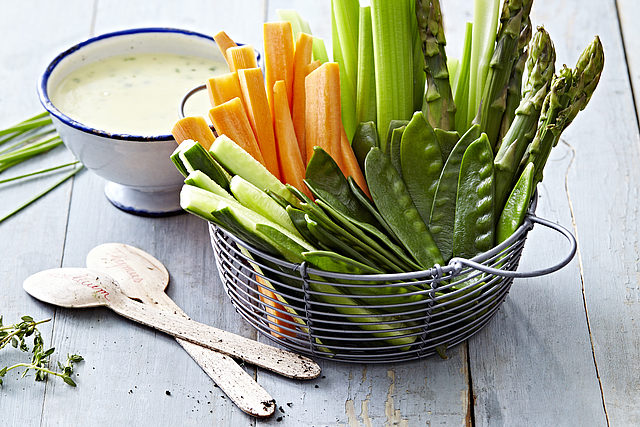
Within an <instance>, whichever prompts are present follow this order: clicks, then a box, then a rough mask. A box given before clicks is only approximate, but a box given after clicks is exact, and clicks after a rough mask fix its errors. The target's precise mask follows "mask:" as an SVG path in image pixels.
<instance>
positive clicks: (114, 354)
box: [44, 0, 263, 426]
mask: <svg viewBox="0 0 640 427" xmlns="http://www.w3.org/2000/svg"><path fill="white" fill-rule="evenodd" d="M210 3H211V2H206V1H204V0H203V1H199V2H195V1H191V2H186V3H185V2H180V3H179V4H178V3H171V4H169V3H167V4H163V7H162V8H158V7H156V6H154V5H151V3H149V2H143V1H137V2H130V1H106V2H99V10H98V13H97V16H96V33H101V32H106V31H109V30H113V29H116V28H124V27H134V26H145V25H154V26H158V25H166V26H174V27H186V28H190V29H195V30H203V31H205V30H206V31H208V32H209V33H213V32H215V31H216V30H217V28H218V27H221V26H222V25H223V23H226V27H227V28H233V29H237V33H238V34H242V35H243V37H242V38H240V36H238V39H239V40H243V41H251V42H255V41H254V40H256V39H257V38H258V34H259V32H260V30H259V25H260V23H261V22H262V20H263V8H262V7H260V4H261V2H260V3H258V2H255V1H245V2H233V3H229V4H228V5H226V7H224V8H220V7H217V8H214V7H213V6H212V5H211V4H210ZM256 4H258V6H257V7H256ZM245 28H246V31H245ZM254 28H258V31H259V32H256V31H255V30H254ZM258 42H259V40H258ZM103 187H104V181H103V180H102V179H100V178H98V177H97V176H95V175H93V174H89V173H87V174H85V175H84V176H83V177H82V179H78V181H77V183H76V188H75V189H74V195H73V196H74V197H73V200H72V203H71V211H70V216H69V226H68V234H67V245H66V250H65V255H64V265H65V266H80V265H82V264H83V263H84V257H85V255H86V253H87V252H88V251H89V250H90V249H91V248H92V247H93V246H95V245H98V244H100V243H104V242H111V241H115V242H124V243H127V244H131V245H133V246H137V247H140V248H142V249H144V250H145V251H147V252H149V253H151V254H153V255H154V256H156V257H157V258H158V259H159V260H160V261H162V262H163V263H164V264H165V265H166V266H167V268H168V270H169V272H170V274H171V283H170V285H169V288H168V293H169V295H170V296H171V297H172V298H173V299H174V300H175V301H176V302H177V303H178V305H180V306H181V307H182V308H183V309H184V311H186V312H187V314H189V315H190V316H191V317H192V318H194V319H195V320H198V321H201V322H204V323H207V324H210V325H214V326H217V327H220V328H222V329H225V330H228V331H231V332H235V333H239V334H241V335H244V336H248V337H252V336H253V335H254V332H253V331H252V330H250V329H249V328H248V327H247V325H246V324H243V323H242V322H239V321H238V317H237V316H236V315H235V313H234V311H233V309H232V307H231V306H230V304H229V301H228V299H227V297H226V295H225V294H224V291H223V290H222V288H221V286H220V281H219V279H218V277H217V272H216V269H215V265H214V259H213V253H212V250H211V249H210V245H209V236H208V233H207V228H206V224H205V223H204V221H202V220H199V219H198V218H195V217H193V216H189V215H179V216H175V217H170V218H161V219H151V218H141V217H135V216H132V215H129V214H126V213H123V212H120V211H118V210H117V209H115V208H114V207H113V206H111V205H110V204H109V202H108V201H107V200H106V199H105V197H104V195H103ZM55 339H56V343H67V342H73V344H74V348H77V349H78V351H79V352H80V353H81V354H83V355H84V356H85V357H86V359H87V362H85V364H84V366H82V367H81V369H80V371H79V372H80V377H78V389H77V390H71V389H70V388H68V387H67V388H65V387H62V386H60V385H58V384H52V387H51V390H50V391H51V393H48V394H47V398H46V401H45V405H44V420H45V424H51V425H60V424H64V423H65V422H68V420H71V419H73V420H77V422H79V423H87V422H91V423H92V424H96V425H103V424H142V425H147V424H157V425H217V424H218V423H223V424H228V425H234V426H235V425H238V426H242V425H252V424H253V420H252V419H251V418H250V417H249V416H247V415H245V414H243V413H242V412H240V411H239V410H237V409H236V408H235V406H234V405H233V404H232V403H231V402H230V401H229V400H228V399H226V397H225V396H224V395H223V393H222V392H221V391H220V390H219V389H218V388H216V387H215V386H214V384H213V383H212V381H211V380H210V379H209V378H208V377H207V376H206V375H205V373H204V372H203V371H202V370H201V369H200V368H199V367H198V366H197V365H196V364H195V363H194V362H193V361H192V360H191V359H190V357H189V356H188V355H187V353H186V352H184V351H183V350H182V349H181V348H180V347H179V346H178V345H177V343H176V342H175V340H173V339H170V338H169V337H166V336H163V335H162V334H156V333H155V332H154V331H151V330H149V329H147V328H144V327H139V326H137V325H135V324H133V323H131V322H128V321H126V320H123V319H120V318H116V316H114V315H113V313H110V312H108V311H106V310H86V311H69V310H62V311H60V312H59V316H58V322H57V324H56V327H55ZM250 372H251V373H254V370H253V369H251V370H250ZM167 391H168V392H169V393H170V395H169V394H167ZM70 399H73V401H74V404H73V405H67V404H65V402H69V401H70ZM97 405H103V406H101V407H99V408H95V406H97ZM88 408H95V410H91V411H90V410H89V409H88ZM141 408H144V409H143V410H141Z"/></svg>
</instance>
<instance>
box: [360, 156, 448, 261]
mask: <svg viewBox="0 0 640 427" xmlns="http://www.w3.org/2000/svg"><path fill="white" fill-rule="evenodd" d="M365 174H366V177H367V183H368V184H369V191H370V192H371V196H372V197H373V202H374V203H375V205H376V207H377V208H378V210H379V211H380V214H381V215H382V217H383V218H384V219H385V221H387V223H388V224H389V226H390V227H391V229H392V230H393V231H394V233H395V234H396V235H397V236H398V237H399V238H400V241H401V242H402V244H403V245H404V247H405V248H406V249H407V251H408V252H409V253H410V254H411V256H413V258H414V259H415V260H416V261H417V263H418V264H419V265H420V266H421V267H422V268H431V267H433V265H434V264H443V263H444V260H443V259H442V255H441V254H440V250H438V247H437V246H436V243H435V241H434V240H433V237H432V236H431V233H430V232H429V229H428V228H427V225H426V224H425V223H424V221H423V220H422V218H420V214H419V213H418V210H417V209H416V207H415V206H414V204H413V202H412V201H411V196H410V195H409V192H408V191H407V187H406V186H405V185H404V182H403V181H402V178H400V176H399V175H398V172H397V171H396V170H395V168H394V167H393V166H392V165H391V161H390V160H389V157H387V156H386V155H385V154H384V153H383V152H382V151H380V149H378V148H373V149H372V150H371V151H369V154H368V155H367V158H366V160H365Z"/></svg>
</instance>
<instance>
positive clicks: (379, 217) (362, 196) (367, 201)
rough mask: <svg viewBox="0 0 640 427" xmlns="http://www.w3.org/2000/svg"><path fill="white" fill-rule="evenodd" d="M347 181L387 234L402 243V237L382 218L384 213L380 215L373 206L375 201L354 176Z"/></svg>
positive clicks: (354, 193)
mask: <svg viewBox="0 0 640 427" xmlns="http://www.w3.org/2000/svg"><path fill="white" fill-rule="evenodd" d="M347 181H349V187H350V188H351V192H352V193H353V195H354V196H356V198H357V199H358V200H360V203H362V206H364V207H365V208H367V210H368V211H369V212H370V213H371V215H373V216H374V218H375V219H376V220H377V221H378V222H379V223H380V224H381V225H382V228H384V231H386V232H387V235H389V236H390V237H391V238H393V239H394V240H395V241H396V242H397V243H399V244H402V243H401V242H400V239H398V236H396V233H394V232H393V230H392V229H391V227H389V224H387V221H385V220H384V218H382V215H380V212H378V210H377V209H376V207H375V206H373V203H371V200H370V199H369V197H367V195H366V194H365V193H364V191H362V189H361V188H360V187H358V184H356V182H355V181H354V180H353V178H351V177H349V178H347Z"/></svg>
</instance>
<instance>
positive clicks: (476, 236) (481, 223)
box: [453, 133, 495, 258]
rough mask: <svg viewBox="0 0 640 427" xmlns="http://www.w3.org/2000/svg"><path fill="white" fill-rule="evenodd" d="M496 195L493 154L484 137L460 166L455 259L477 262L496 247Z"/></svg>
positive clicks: (473, 146) (466, 152)
mask: <svg viewBox="0 0 640 427" xmlns="http://www.w3.org/2000/svg"><path fill="white" fill-rule="evenodd" d="M493 195H494V180H493V151H492V149H491V144H490V143H489V139H488V138H487V135H486V134H484V133H483V134H482V136H480V138H479V139H478V140H476V141H474V142H473V143H472V144H471V145H469V147H468V148H467V150H466V151H465V152H464V156H463V157H462V163H461V164H460V176H459V177H458V192H457V194H456V213H455V218H454V224H453V255H454V256H458V257H464V258H473V257H474V256H476V255H478V254H479V253H482V252H485V251H488V250H489V249H491V248H492V247H493V242H494V225H495V224H494V212H493V210H494V209H493Z"/></svg>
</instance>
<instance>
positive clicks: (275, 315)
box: [256, 275, 296, 338]
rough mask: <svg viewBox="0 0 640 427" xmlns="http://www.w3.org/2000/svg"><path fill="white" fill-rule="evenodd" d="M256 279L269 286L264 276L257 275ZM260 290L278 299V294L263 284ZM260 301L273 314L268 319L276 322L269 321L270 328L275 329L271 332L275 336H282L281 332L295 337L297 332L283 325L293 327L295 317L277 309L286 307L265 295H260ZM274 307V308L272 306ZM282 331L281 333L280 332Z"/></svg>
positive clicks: (259, 287)
mask: <svg viewBox="0 0 640 427" xmlns="http://www.w3.org/2000/svg"><path fill="white" fill-rule="evenodd" d="M256 281H257V282H258V283H261V284H263V285H265V286H267V283H266V280H265V279H263V278H262V277H260V276H258V275H256ZM258 292H260V293H261V294H264V295H266V296H268V297H271V298H273V299H276V294H274V293H273V292H272V291H271V290H270V289H269V288H263V287H262V286H258ZM260 301H262V302H263V303H264V304H265V306H266V307H265V311H266V312H267V313H269V314H271V315H272V316H267V320H268V321H270V322H273V323H275V325H274V324H272V323H269V328H271V329H273V330H274V331H275V332H271V335H273V336H274V337H277V338H281V335H280V334H284V335H287V336H290V337H294V336H295V335H296V334H295V332H292V331H289V330H286V329H283V328H282V327H281V326H284V327H287V328H291V329H293V326H294V325H293V318H292V317H291V316H289V315H288V314H286V313H280V312H279V311H276V310H282V311H284V307H283V306H282V304H280V303H277V302H275V301H271V300H270V299H269V298H265V297H264V296H262V295H260ZM270 307H272V308H270ZM278 325H280V326H278ZM279 333H280V334H279Z"/></svg>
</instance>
